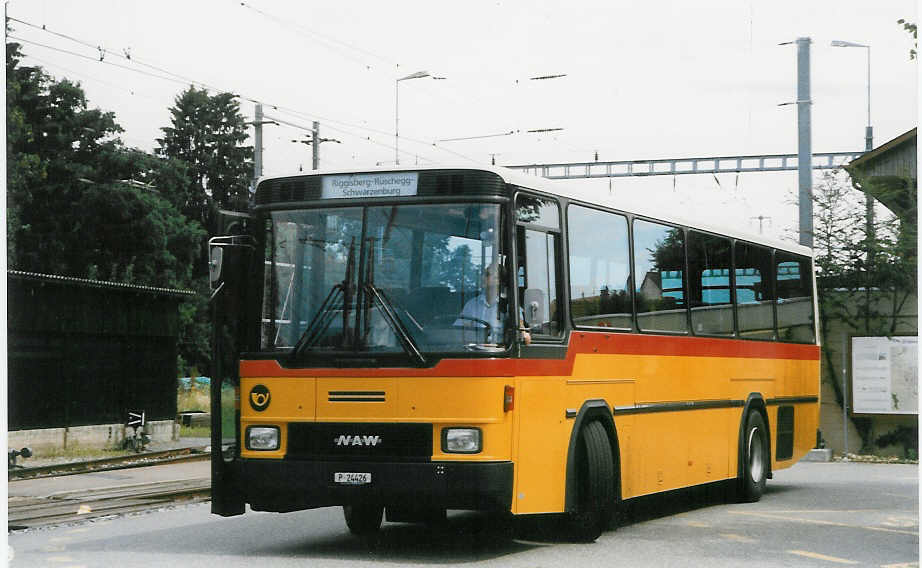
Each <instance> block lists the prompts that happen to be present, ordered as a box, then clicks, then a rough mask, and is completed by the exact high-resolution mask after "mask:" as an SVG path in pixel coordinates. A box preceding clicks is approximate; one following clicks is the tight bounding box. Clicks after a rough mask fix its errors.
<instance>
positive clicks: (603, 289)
mask: <svg viewBox="0 0 922 568" xmlns="http://www.w3.org/2000/svg"><path fill="white" fill-rule="evenodd" d="M567 219H568V223H567V226H568V230H569V242H570V259H569V260H570V313H571V316H572V317H573V323H574V324H575V325H577V326H581V327H582V326H586V327H600V328H611V329H631V328H632V327H633V326H632V325H631V319H632V312H633V308H632V306H631V280H630V279H631V256H630V247H629V244H628V243H629V241H628V234H627V219H625V218H624V216H623V215H616V214H614V213H607V212H605V211H598V210H596V209H589V208H588V207H580V206H577V205H570V207H569V208H568V209H567Z"/></svg>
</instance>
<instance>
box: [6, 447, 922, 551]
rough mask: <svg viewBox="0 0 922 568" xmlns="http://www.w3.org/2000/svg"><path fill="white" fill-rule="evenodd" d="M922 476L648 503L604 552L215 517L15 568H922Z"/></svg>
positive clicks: (459, 531)
mask: <svg viewBox="0 0 922 568" xmlns="http://www.w3.org/2000/svg"><path fill="white" fill-rule="evenodd" d="M918 486H919V485H918V467H917V466H914V465H877V464H857V463H849V464H845V463H831V464H814V463H802V464H798V465H797V466H795V467H794V468H792V469H789V470H785V471H781V472H777V474H776V476H775V479H774V480H772V481H771V482H770V484H769V488H768V491H767V493H766V495H765V497H764V498H763V500H762V501H761V502H759V503H754V504H742V505H741V504H726V503H724V502H723V501H722V497H721V494H720V492H718V491H715V490H713V489H711V490H693V491H682V492H676V493H672V494H669V495H665V496H658V497H653V498H646V499H643V500H641V501H639V502H638V503H636V504H635V506H634V507H633V515H632V517H631V518H629V519H628V521H627V522H626V524H624V525H623V526H621V527H620V528H618V529H617V530H615V531H611V532H608V533H606V534H604V535H603V536H602V537H601V538H600V539H599V540H598V541H597V542H596V543H594V544H588V545H584V544H570V543H565V542H561V541H560V540H559V539H557V538H556V536H555V533H554V531H553V529H552V526H553V525H552V524H549V523H537V524H536V523H525V524H524V525H523V526H521V527H520V528H519V531H518V534H517V537H518V538H517V539H516V540H511V541H510V540H501V539H496V538H491V533H490V531H489V529H487V528H485V522H484V518H483V517H481V516H478V515H473V514H467V513H458V514H454V515H451V516H450V518H449V521H448V523H447V525H446V526H445V527H443V528H440V529H427V528H425V527H422V526H417V525H404V524H386V525H385V527H384V529H383V530H382V532H381V534H380V535H379V536H378V537H377V538H376V539H375V540H372V541H366V540H361V539H357V538H354V537H352V536H350V535H349V534H348V532H347V531H346V529H345V526H344V524H343V521H342V515H341V513H340V511H339V510H338V509H321V510H316V511H304V512H299V513H290V514H285V515H279V514H270V513H248V514H247V515H244V516H241V517H233V518H228V519H221V518H217V517H213V516H211V515H210V514H209V512H208V505H195V506H186V507H180V508H176V509H170V510H164V511H159V512H153V513H147V514H142V515H135V516H129V517H123V518H117V519H104V520H98V521H96V522H90V523H83V524H80V525H71V526H65V527H57V528H54V529H43V530H34V531H27V532H14V533H12V534H10V535H9V541H10V545H11V546H12V547H13V551H14V560H13V562H12V563H11V566H14V567H32V566H131V567H146V566H151V567H153V566H169V565H173V566H221V567H222V568H233V567H237V566H239V567H245V566H253V565H256V564H257V562H258V565H259V566H261V567H262V566H282V567H287V566H306V565H309V566H312V567H313V566H320V567H323V566H352V565H355V564H359V563H363V564H365V563H375V564H382V563H383V564H388V565H401V566H403V565H414V566H430V565H433V564H437V565H466V566H516V567H517V566H522V567H530V568H534V567H539V566H547V567H551V566H554V567H556V566H577V565H582V566H585V567H590V566H602V565H606V566H702V565H705V566H708V567H709V568H711V567H722V566H734V567H736V566H740V565H751V566H842V565H853V566H886V567H888V568H891V567H892V568H896V567H903V566H918V561H919V558H918V551H919V537H918Z"/></svg>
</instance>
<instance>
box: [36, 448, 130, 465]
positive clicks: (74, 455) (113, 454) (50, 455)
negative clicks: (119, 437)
mask: <svg viewBox="0 0 922 568" xmlns="http://www.w3.org/2000/svg"><path fill="white" fill-rule="evenodd" d="M33 452H34V454H33V456H32V458H29V459H25V460H23V459H22V458H20V460H19V461H18V463H19V464H21V465H26V466H28V465H29V460H30V459H40V460H55V461H85V460H96V459H103V458H117V457H121V456H127V455H131V454H134V452H133V451H131V450H123V449H121V448H118V449H114V448H86V447H82V446H79V445H74V446H70V447H68V448H41V447H40V448H36V449H34V450H33Z"/></svg>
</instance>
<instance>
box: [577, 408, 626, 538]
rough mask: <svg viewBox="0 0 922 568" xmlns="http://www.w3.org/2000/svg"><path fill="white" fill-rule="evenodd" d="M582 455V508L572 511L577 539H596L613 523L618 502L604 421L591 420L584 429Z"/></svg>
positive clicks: (579, 445) (580, 506) (580, 453)
mask: <svg viewBox="0 0 922 568" xmlns="http://www.w3.org/2000/svg"><path fill="white" fill-rule="evenodd" d="M577 448H578V451H579V454H578V456H577V457H578V458H579V459H578V461H577V464H578V468H579V471H578V475H579V479H578V491H579V499H578V508H577V510H576V512H574V513H570V518H569V525H570V533H571V535H572V537H573V539H574V540H577V541H579V542H592V541H594V540H595V539H597V538H599V535H601V534H602V531H603V530H605V529H607V528H608V526H609V524H611V519H612V514H613V512H614V504H615V466H614V460H613V457H612V450H611V444H610V443H609V441H608V434H607V433H606V432H605V427H604V426H602V423H601V422H597V421H595V422H590V423H589V424H587V425H586V426H585V427H584V428H583V429H582V431H581V432H580V443H579V444H578V446H577Z"/></svg>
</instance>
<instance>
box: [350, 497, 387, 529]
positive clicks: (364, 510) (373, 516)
mask: <svg viewBox="0 0 922 568" xmlns="http://www.w3.org/2000/svg"><path fill="white" fill-rule="evenodd" d="M383 514H384V507H382V506H380V505H365V504H362V505H344V506H343V517H345V519H346V526H347V527H349V532H351V533H352V534H354V535H357V536H364V535H369V534H373V533H375V532H377V531H378V529H380V528H381V519H382V517H383Z"/></svg>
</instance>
